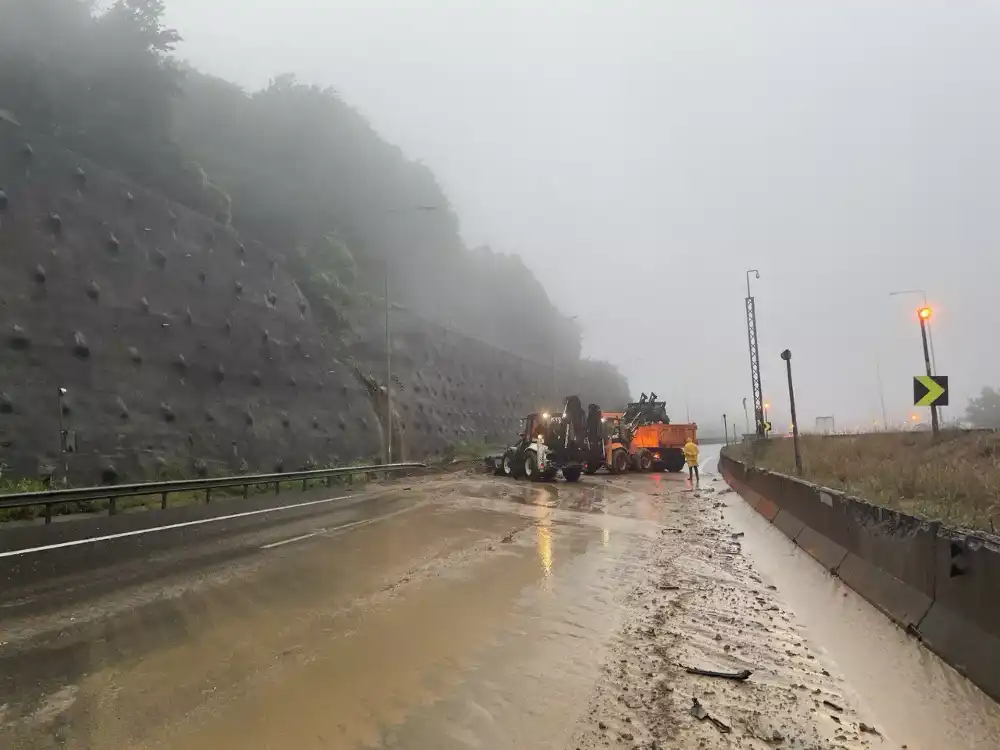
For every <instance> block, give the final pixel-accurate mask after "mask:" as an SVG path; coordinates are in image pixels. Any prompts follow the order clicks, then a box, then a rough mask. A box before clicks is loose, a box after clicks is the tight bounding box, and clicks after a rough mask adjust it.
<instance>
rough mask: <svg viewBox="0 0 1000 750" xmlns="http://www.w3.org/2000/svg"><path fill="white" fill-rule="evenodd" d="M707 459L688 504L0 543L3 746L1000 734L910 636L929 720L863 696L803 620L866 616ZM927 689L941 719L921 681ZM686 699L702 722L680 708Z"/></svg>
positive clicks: (621, 501) (632, 497)
mask: <svg viewBox="0 0 1000 750" xmlns="http://www.w3.org/2000/svg"><path fill="white" fill-rule="evenodd" d="M715 452H716V450H715V449H713V448H712V447H709V446H706V447H705V449H704V451H703V460H704V468H705V469H706V470H707V471H706V472H704V476H703V479H702V482H701V489H700V491H692V488H691V487H690V486H689V485H688V484H687V483H686V481H685V478H684V477H682V476H680V475H670V474H655V475H635V476H627V477H604V476H596V477H589V478H584V480H582V481H581V482H580V483H579V484H577V485H567V484H565V483H563V482H561V481H560V482H557V483H553V484H538V485H531V484H527V483H524V482H520V483H519V482H513V481H508V480H504V479H496V478H493V477H490V476H485V475H481V474H476V473H472V472H468V471H464V472H457V473H455V474H451V475H445V476H437V477H429V478H421V479H414V480H406V481H399V482H393V483H389V484H386V485H384V486H376V487H374V488H371V489H369V490H366V491H365V492H363V493H360V492H359V493H357V494H356V495H355V496H353V497H348V498H341V499H338V500H336V501H334V502H316V501H317V500H324V499H325V497H326V496H323V495H315V496H314V495H310V496H305V497H302V498H301V499H295V500H292V501H291V502H293V503H295V502H299V503H302V502H309V503H314V504H311V505H302V506H300V507H297V508H290V509H285V510H282V511H280V512H273V513H272V512H268V513H261V514H258V515H253V516H244V517H237V518H232V519H228V520H226V521H222V522H213V523H206V524H200V525H196V526H185V527H179V528H167V529H163V530H159V531H151V532H149V533H145V534H143V535H142V536H141V541H140V540H139V539H137V538H136V537H135V536H131V537H124V538H112V539H108V540H105V541H102V542H99V543H97V544H95V545H88V547H93V549H89V548H88V550H87V551H86V552H85V554H84V556H83V557H77V558H76V560H77V561H79V560H83V562H80V563H79V564H77V565H74V555H75V554H77V553H76V552H74V551H72V550H69V549H63V548H60V549H55V550H42V551H39V552H35V553H28V554H22V555H17V556H16V563H17V565H19V566H21V567H20V570H21V571H22V572H21V575H20V578H18V577H17V576H13V577H11V576H8V578H7V579H6V580H5V582H4V588H3V590H2V592H0V747H2V748H7V747H13V748H56V747H61V748H185V749H187V748H191V749H192V750H199V749H201V748H206V749H207V748H228V747H239V748H241V749H252V748H275V749H277V748H282V749H284V748H408V749H409V748H412V749H414V750H424V749H427V750H431V749H432V748H433V749H437V748H442V749H447V748H499V749H506V748H549V747H552V748H598V747H615V748H618V747H624V748H635V747H639V748H652V747H659V748H661V749H662V750H667V749H668V748H689V747H691V748H694V747H705V748H712V747H734V746H735V747H742V748H773V747H783V748H803V749H805V748H867V747H899V746H900V745H902V744H906V743H908V747H909V748H920V747H927V748H934V749H935V750H937V748H940V747H954V748H965V747H968V748H978V747H996V746H998V743H996V742H993V740H995V739H996V738H997V737H1000V712H998V711H996V705H995V704H993V703H991V702H989V701H988V700H986V701H985V702H984V701H983V697H982V694H981V693H978V691H976V690H975V689H974V688H971V687H970V686H969V685H968V684H967V683H965V682H964V681H962V680H961V678H958V677H957V675H954V673H953V672H950V670H948V669H947V668H942V666H941V665H940V663H939V662H936V660H934V659H933V657H929V655H927V656H926V657H925V656H924V655H921V657H920V663H919V664H917V665H914V662H913V659H912V658H911V656H912V653H911V654H910V656H907V655H906V654H907V653H910V652H906V653H904V650H905V649H912V648H913V647H912V644H908V643H907V642H906V641H905V639H903V640H900V641H899V642H898V643H895V645H893V642H892V637H890V636H886V639H887V640H886V641H885V642H883V643H882V644H881V649H882V651H884V652H885V654H884V658H885V663H886V665H887V669H888V670H890V671H891V670H892V669H893V668H894V667H893V664H896V663H899V664H903V660H904V658H906V659H909V660H910V661H909V662H908V663H909V666H908V667H906V669H907V670H909V671H907V672H906V679H907V680H909V681H911V682H919V681H920V680H921V679H922V677H921V675H923V674H924V672H926V671H927V670H931V671H934V672H935V674H937V675H939V676H941V675H943V678H942V679H944V680H945V682H944V683H942V682H940V680H939V681H938V682H937V683H933V682H930V683H928V684H929V687H928V688H927V690H926V691H924V692H921V689H920V687H919V685H917V686H916V687H913V686H910V688H909V692H905V691H904V694H905V695H906V696H907V698H906V699H907V700H909V701H911V702H912V701H913V700H918V701H919V700H920V698H921V696H922V697H923V699H925V700H926V705H923V706H922V707H921V711H920V713H921V715H922V718H917V719H911V721H910V722H909V723H910V724H912V725H913V726H915V727H919V728H920V731H917V732H914V731H912V727H911V728H908V727H907V722H906V721H900V719H899V718H898V715H897V714H899V715H903V716H905V715H906V711H905V710H904V711H902V712H898V711H894V708H893V703H892V701H891V700H888V701H886V700H885V699H884V696H883V700H882V701H881V702H879V701H878V700H873V696H871V694H870V692H867V693H866V691H867V690H868V686H867V685H866V684H865V683H867V682H868V680H867V678H865V677H864V676H863V675H862V676H858V675H857V674H856V673H857V670H858V668H859V667H858V665H857V664H855V662H857V661H859V660H858V659H853V660H852V659H851V658H850V655H849V654H845V655H843V656H841V655H840V654H839V653H838V652H837V649H836V648H832V646H834V645H836V644H834V643H824V642H823V641H822V639H823V638H825V639H828V640H833V641H835V640H837V639H838V638H840V637H849V635H848V636H844V635H843V631H837V630H836V629H833V630H831V629H830V628H824V626H823V623H822V621H821V620H822V618H821V620H820V621H817V620H816V613H817V612H823V611H824V608H829V611H830V612H833V613H834V614H835V615H836V617H838V618H847V620H848V621H849V620H850V618H852V617H860V618H864V617H868V616H869V615H870V613H869V612H867V610H866V609H865V606H866V605H864V606H861V607H860V608H857V605H856V602H854V600H853V599H849V598H847V597H848V594H846V593H845V592H841V591H839V590H831V591H829V592H827V594H826V600H824V598H823V596H824V594H823V593H822V591H820V593H817V590H818V589H820V588H821V584H819V583H817V581H819V580H820V579H818V578H817V579H815V580H812V579H810V578H809V576H810V575H819V574H818V573H817V572H816V571H811V572H809V573H808V574H805V575H804V576H799V575H798V574H795V573H793V572H791V571H790V568H791V567H792V566H790V565H789V564H788V560H789V555H791V554H792V553H787V554H785V553H784V552H781V550H784V549H785V548H784V547H782V546H781V545H783V544H785V541H787V540H785V541H782V539H781V538H777V537H772V536H771V535H770V532H771V531H773V530H772V529H770V528H769V527H768V526H767V524H766V523H764V522H763V519H760V518H759V517H757V516H755V514H752V512H751V513H749V514H748V513H746V512H745V510H746V509H745V506H741V503H742V501H741V500H739V498H738V497H737V496H736V495H735V494H733V493H731V492H726V491H725V485H724V484H723V483H722V482H721V480H720V479H719V478H718V477H717V475H716V476H713V474H712V473H711V469H712V467H713V466H714V461H713V455H712V454H713V453H715ZM233 507H234V508H236V507H237V506H233ZM154 515H155V514H154ZM161 525H169V524H167V523H164V524H161ZM741 533H742V534H743V536H736V537H734V536H733V535H734V534H737V535H738V534H741ZM3 562H4V559H3V558H0V563H3ZM13 562H15V559H14V558H13V557H10V556H9V557H8V558H6V564H7V565H8V568H7V569H8V572H10V571H11V570H12V568H10V567H9V566H10V565H11V564H12V563H13ZM808 564H809V561H808V560H796V561H795V565H796V566H802V567H804V566H807V565H808ZM789 576H791V578H789ZM851 596H852V595H851ZM804 597H812V599H806V598H804ZM838 598H844V599H845V601H849V602H850V603H851V604H852V606H855V607H856V608H857V611H856V612H854V614H851V612H845V611H844V610H843V606H842V605H841V608H840V610H839V611H835V610H834V609H833V608H832V607H833V606H834V604H837V600H838ZM831 602H833V604H831ZM862 604H863V603H862ZM797 607H798V608H799V609H803V610H805V609H808V615H809V616H806V617H800V616H799V615H798V614H797V613H796V611H795V610H796V608H797ZM859 613H860V614H859ZM864 627H866V628H868V630H869V632H870V633H875V632H877V631H879V630H880V629H883V628H889V630H888V631H885V632H886V633H890V634H891V633H892V632H895V631H894V630H893V629H892V626H891V625H888V624H887V623H885V622H883V621H882V620H878V619H872V620H864ZM847 632H848V634H849V633H850V626H849V625H848V627H847ZM886 644H888V645H886ZM841 645H842V644H841ZM827 646H831V648H827ZM917 648H918V649H919V647H917ZM893 649H896V650H897V651H898V652H899V653H898V654H897V653H895V652H894V651H893ZM899 654H902V656H900V655H899ZM861 661H866V660H861ZM867 661H871V658H869V659H867ZM838 665H846V672H845V670H844V669H842V668H841V666H838ZM687 666H694V667H700V668H710V669H716V670H732V671H738V670H741V669H749V670H751V671H752V672H753V675H752V676H751V678H750V679H749V680H748V681H746V682H742V683H739V682H733V681H728V680H720V679H716V678H711V677H702V676H695V675H690V674H688V673H687V672H686V671H685V670H684V667H687ZM921 670H924V672H922V671H921ZM888 684H890V685H891V680H888ZM942 684H944V685H945V686H946V689H948V690H949V693H950V696H951V701H950V705H949V707H948V708H947V710H944V709H941V707H940V703H941V701H935V699H934V697H933V694H931V695H927V694H926V693H932V691H933V690H940V689H941V685H942ZM879 690H880V691H882V690H883V686H882V685H879ZM914 695H916V696H917V697H916V698H914ZM693 698H698V700H699V701H700V703H701V704H702V705H703V706H704V707H705V709H706V710H707V711H708V712H709V713H710V714H711V715H712V716H713V717H715V718H717V719H718V720H719V721H720V722H721V725H716V724H714V723H713V722H712V721H711V720H704V721H696V720H695V719H694V718H693V717H692V716H691V715H690V714H689V713H688V709H689V708H690V706H691V704H692V699H693ZM880 721H887V722H888V724H883V723H880ZM921 724H923V726H922V727H921ZM949 725H954V726H949ZM959 726H964V727H965V736H963V737H960V738H957V739H956V735H955V733H954V731H953V730H954V728H955V727H959ZM723 727H725V728H728V729H729V730H730V731H729V732H728V733H724V731H723ZM994 732H996V734H994ZM911 734H912V735H915V736H910V735H911ZM904 735H905V736H904ZM940 737H945V738H948V737H951V738H952V739H953V740H955V741H953V742H950V743H949V744H947V745H942V744H941V741H940ZM921 742H924V744H921ZM983 742H986V743H988V744H982V743H983Z"/></svg>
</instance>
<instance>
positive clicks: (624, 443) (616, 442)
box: [585, 393, 698, 474]
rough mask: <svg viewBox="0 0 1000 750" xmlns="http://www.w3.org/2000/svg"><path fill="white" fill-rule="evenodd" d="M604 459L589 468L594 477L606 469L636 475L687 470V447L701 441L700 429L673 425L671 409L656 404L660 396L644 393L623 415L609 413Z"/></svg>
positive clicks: (605, 419)
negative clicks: (648, 472)
mask: <svg viewBox="0 0 1000 750" xmlns="http://www.w3.org/2000/svg"><path fill="white" fill-rule="evenodd" d="M603 417H604V436H605V441H604V457H603V460H602V461H601V462H600V463H598V464H588V465H587V467H586V468H585V471H586V472H587V473H588V474H593V473H594V472H596V471H597V470H598V469H599V468H600V467H601V466H602V465H603V466H606V467H607V469H608V472H610V473H611V474H623V473H625V472H626V471H629V470H630V469H632V470H634V471H652V470H657V471H663V470H666V471H671V472H678V471H681V470H682V469H683V468H684V451H683V448H684V443H686V442H687V439H688V438H689V437H690V438H691V439H692V440H696V439H697V434H698V425H696V424H694V423H692V424H671V423H670V417H669V416H667V405H666V402H664V401H657V400H656V393H650V394H649V396H647V395H646V394H645V393H643V394H642V395H641V396H640V398H639V400H638V401H636V402H633V403H630V404H628V406H626V408H625V411H623V412H605V413H604V415H603Z"/></svg>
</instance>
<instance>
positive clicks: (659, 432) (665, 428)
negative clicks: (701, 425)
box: [631, 424, 697, 452]
mask: <svg viewBox="0 0 1000 750" xmlns="http://www.w3.org/2000/svg"><path fill="white" fill-rule="evenodd" d="M689 437H690V438H691V439H692V440H697V425H694V424H647V425H643V426H641V427H636V428H635V432H634V433H633V434H632V446H631V447H632V449H633V452H634V451H635V450H638V449H639V448H647V449H649V450H657V449H662V448H683V447H684V443H686V442H687V439H688V438H689Z"/></svg>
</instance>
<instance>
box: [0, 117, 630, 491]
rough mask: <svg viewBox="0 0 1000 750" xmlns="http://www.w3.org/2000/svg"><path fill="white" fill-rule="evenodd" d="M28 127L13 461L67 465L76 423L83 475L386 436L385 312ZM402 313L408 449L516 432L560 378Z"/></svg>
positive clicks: (8, 348)
mask: <svg viewBox="0 0 1000 750" xmlns="http://www.w3.org/2000/svg"><path fill="white" fill-rule="evenodd" d="M26 140H30V139H27V138H26V137H25V135H24V134H23V133H20V132H19V131H18V130H17V129H16V128H13V127H12V126H9V125H8V124H6V123H0V464H3V465H4V471H6V472H7V473H8V474H10V473H16V474H21V475H29V476H30V475H34V474H36V473H43V474H44V473H47V472H49V471H52V470H53V469H55V470H56V471H57V473H61V472H62V469H63V463H64V458H65V457H64V456H62V455H61V454H60V440H59V431H60V427H62V428H64V429H66V430H71V431H73V432H74V433H75V434H76V438H77V450H78V452H77V453H75V454H73V455H70V456H68V465H69V466H68V468H69V473H70V476H71V478H72V479H73V480H74V481H76V482H82V483H89V482H93V481H99V480H102V479H103V480H104V481H115V480H121V479H125V478H140V477H149V476H156V475H158V474H160V475H162V474H165V473H182V474H191V473H196V472H200V473H207V472H212V473H222V472H230V471H239V470H245V469H251V470H265V471H270V470H275V469H281V468H283V469H288V470H290V469H294V468H300V467H303V466H308V465H313V464H315V465H326V464H331V463H333V464H337V463H343V462H347V461H351V460H358V459H367V458H371V457H376V456H379V455H380V451H381V446H382V444H383V438H382V435H383V424H382V419H383V418H384V414H385V409H384V407H383V406H381V405H380V404H381V402H380V401H379V398H380V396H381V391H380V390H379V389H378V387H377V386H378V385H381V384H383V383H384V380H385V378H384V373H385V354H384V348H383V346H384V328H383V325H384V323H383V321H382V319H381V317H379V314H378V313H377V312H374V311H373V312H371V313H370V314H361V315H360V317H359V316H357V315H355V317H356V319H355V320H352V321H351V323H352V325H351V327H350V328H348V329H347V330H344V331H334V332H331V331H329V330H327V329H326V327H325V325H324V324H323V323H322V322H320V321H317V320H314V317H313V311H312V310H311V309H310V306H309V303H308V302H307V300H306V299H305V298H304V296H303V295H302V293H301V292H300V290H299V288H298V287H297V285H296V284H295V282H294V279H293V277H292V276H291V274H290V273H289V272H288V271H287V270H286V268H285V267H284V263H283V262H282V257H281V256H280V255H279V254H274V253H271V252H269V251H268V250H267V249H266V248H264V247H263V246H261V245H260V244H259V243H255V242H253V241H250V240H247V239H245V238H244V239H243V240H242V241H241V239H240V238H239V237H238V235H237V234H236V232H234V231H233V230H232V228H229V227H225V226H222V225H220V224H218V223H216V222H214V221H212V220H210V219H208V218H206V217H204V216H202V215H200V214H198V213H195V212H193V211H191V210H188V209H186V208H184V207H182V206H179V205H177V204H173V203H170V202H169V201H167V200H166V199H165V198H164V197H163V196H162V195H159V194H157V193H154V192H151V191H147V190H143V189H141V188H139V187H137V186H135V185H133V184H131V183H129V182H127V181H126V180H124V179H122V178H121V177H119V176H117V175H115V174H114V173H111V172H109V171H107V170H104V169H102V168H100V167H99V166H97V165H95V164H92V163H89V162H87V161H86V160H83V159H79V158H78V157H76V156H74V155H73V154H71V153H69V152H66V151H64V150H61V149H59V148H58V147H56V146H55V145H53V144H51V143H46V142H44V141H42V140H38V139H36V140H34V142H32V143H31V148H30V149H29V148H27V147H26V146H25V142H26ZM393 331H394V336H393V345H394V351H393V371H394V377H393V382H392V384H391V386H392V389H393V401H394V413H395V416H394V432H395V434H396V442H395V447H394V453H395V456H394V457H395V458H397V459H398V458H403V457H408V458H423V457H426V456H429V455H432V454H435V453H439V452H441V451H443V450H444V449H445V448H446V446H447V445H449V444H451V443H454V442H456V441H460V440H473V439H475V440H482V439H484V438H485V439H492V440H495V439H498V438H500V437H501V436H508V435H510V434H511V432H512V431H513V428H514V426H515V425H516V420H517V418H518V416H520V415H521V414H523V413H525V412H526V411H529V410H530V408H535V407H536V406H537V405H538V403H539V401H541V400H542V394H544V395H545V396H546V397H547V399H548V401H550V402H551V400H553V399H552V394H551V392H550V391H551V387H550V384H551V382H552V366H551V363H537V362H531V361H528V360H524V359H522V358H519V357H515V356H513V355H511V354H509V353H507V352H502V351H498V350H496V349H492V348H490V347H488V346H486V345H484V344H481V343H480V342H478V341H475V340H474V339H471V338H469V337H466V336H462V335H460V334H457V333H454V332H451V331H447V330H445V329H443V328H441V327H440V326H435V325H434V324H432V323H430V322H428V321H426V320H422V319H419V318H417V317H415V316H412V315H410V314H408V313H406V312H403V311H396V312H394V313H393ZM580 366H581V365H580V364H579V363H574V364H573V365H572V366H567V367H565V368H563V369H564V370H566V371H567V372H565V373H564V374H563V380H562V381H561V390H562V389H565V390H567V391H568V390H569V389H570V388H573V389H575V390H576V392H579V393H580V394H581V396H583V398H584V399H585V400H591V399H599V398H603V397H607V398H614V399H615V400H616V402H618V403H621V402H624V401H625V400H626V399H625V396H626V395H627V392H626V388H625V383H624V381H621V382H620V383H619V382H612V383H608V382H607V378H604V379H601V378H594V377H589V378H588V377H586V376H584V375H582V374H581V372H580V371H579V369H578V368H579V367H580ZM369 376H374V378H375V381H374V382H375V385H376V387H375V388H374V390H373V389H372V388H371V387H370V386H371V385H372V382H373V381H371V380H366V378H367V377H369ZM59 388H65V389H66V391H67V394H66V396H65V398H63V399H61V400H60V398H59V396H58V389H59ZM611 394H614V395H613V396H612V395H611ZM382 398H384V397H382ZM529 407H530V408H529Z"/></svg>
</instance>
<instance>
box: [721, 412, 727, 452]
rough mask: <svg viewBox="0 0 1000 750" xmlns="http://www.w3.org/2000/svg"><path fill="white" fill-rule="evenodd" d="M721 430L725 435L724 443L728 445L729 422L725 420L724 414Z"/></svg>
mask: <svg viewBox="0 0 1000 750" xmlns="http://www.w3.org/2000/svg"><path fill="white" fill-rule="evenodd" d="M722 431H723V432H724V433H725V435H726V445H729V424H728V423H727V422H726V415H725V414H723V415H722Z"/></svg>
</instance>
